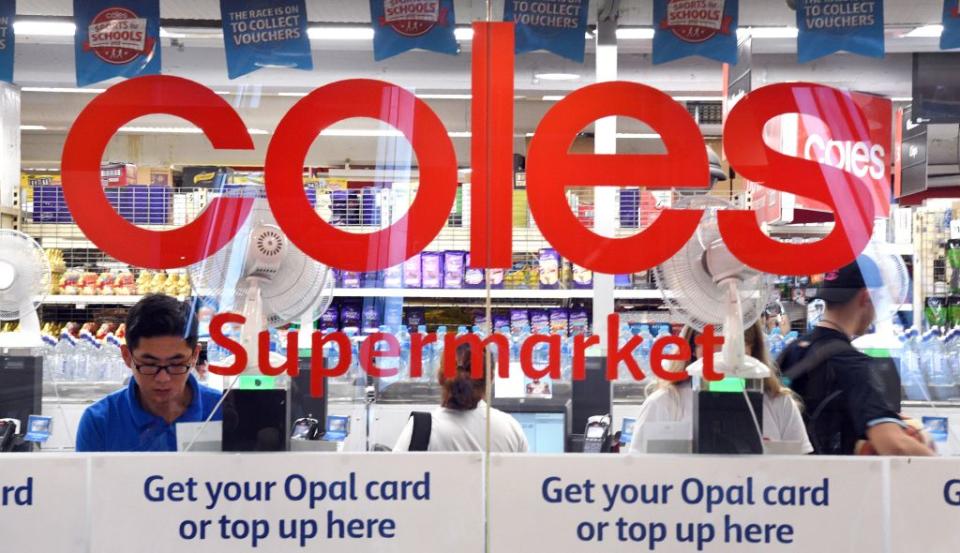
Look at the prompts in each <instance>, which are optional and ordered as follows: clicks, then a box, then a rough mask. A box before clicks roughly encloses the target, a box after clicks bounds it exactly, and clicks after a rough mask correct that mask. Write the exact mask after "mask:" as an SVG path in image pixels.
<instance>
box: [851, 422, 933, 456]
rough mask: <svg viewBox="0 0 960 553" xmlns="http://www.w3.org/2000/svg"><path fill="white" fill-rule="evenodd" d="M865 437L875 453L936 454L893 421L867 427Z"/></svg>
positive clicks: (899, 454) (901, 454) (902, 454)
mask: <svg viewBox="0 0 960 553" xmlns="http://www.w3.org/2000/svg"><path fill="white" fill-rule="evenodd" d="M867 439H868V440H870V445H872V446H873V449H875V450H876V452H877V455H898V456H909V457H931V456H933V455H936V453H934V452H933V451H932V450H931V449H930V448H929V447H927V446H925V445H924V444H922V443H920V442H918V441H917V440H916V438H913V437H911V436H910V435H909V434H907V433H906V432H904V430H903V427H902V426H900V425H899V424H896V423H893V422H885V423H880V424H878V425H875V426H871V427H870V428H868V429H867Z"/></svg>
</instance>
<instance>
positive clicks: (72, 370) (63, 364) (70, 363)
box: [56, 330, 77, 381]
mask: <svg viewBox="0 0 960 553" xmlns="http://www.w3.org/2000/svg"><path fill="white" fill-rule="evenodd" d="M56 349H57V351H58V352H59V355H60V367H59V369H58V370H57V374H59V375H60V379H61V380H65V381H71V380H76V379H77V358H76V341H75V340H74V339H73V336H70V333H69V332H67V331H66V330H64V331H63V332H61V333H60V341H59V342H57V348H56Z"/></svg>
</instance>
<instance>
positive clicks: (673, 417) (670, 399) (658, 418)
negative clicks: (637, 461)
mask: <svg viewBox="0 0 960 553" xmlns="http://www.w3.org/2000/svg"><path fill="white" fill-rule="evenodd" d="M679 401H680V391H679V390H677V389H676V388H673V389H660V390H657V391H655V392H653V393H652V394H650V395H649V396H647V399H645V400H643V403H642V404H640V412H639V413H637V420H636V421H634V423H633V437H632V438H630V453H646V452H645V451H643V449H642V447H643V445H642V443H641V442H642V441H643V429H644V425H646V424H647V423H651V422H674V421H678V420H681V419H682V418H683V413H682V411H683V409H682V407H680V406H679V405H678V404H679Z"/></svg>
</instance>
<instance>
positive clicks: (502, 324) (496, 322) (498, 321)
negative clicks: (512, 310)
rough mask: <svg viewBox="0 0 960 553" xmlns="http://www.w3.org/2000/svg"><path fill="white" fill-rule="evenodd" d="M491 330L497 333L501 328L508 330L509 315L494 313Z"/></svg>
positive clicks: (500, 312) (501, 312)
mask: <svg viewBox="0 0 960 553" xmlns="http://www.w3.org/2000/svg"><path fill="white" fill-rule="evenodd" d="M493 328H494V330H497V331H499V330H500V329H502V328H510V314H509V313H506V312H504V311H494V312H493Z"/></svg>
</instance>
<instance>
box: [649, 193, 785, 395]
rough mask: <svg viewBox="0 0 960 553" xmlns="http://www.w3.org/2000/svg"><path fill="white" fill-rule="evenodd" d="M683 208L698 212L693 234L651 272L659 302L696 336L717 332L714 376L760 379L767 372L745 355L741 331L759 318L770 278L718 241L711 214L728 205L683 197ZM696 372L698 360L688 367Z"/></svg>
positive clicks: (700, 363) (711, 198)
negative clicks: (699, 216)
mask: <svg viewBox="0 0 960 553" xmlns="http://www.w3.org/2000/svg"><path fill="white" fill-rule="evenodd" d="M685 200H686V201H685V202H684V203H685V204H686V205H684V206H683V207H688V208H690V209H703V210H704V215H703V219H702V220H701V222H700V226H699V227H698V228H697V232H695V233H694V235H693V236H692V237H691V238H690V240H688V241H687V243H686V244H685V245H684V246H683V248H681V249H680V251H679V252H678V253H677V254H676V255H674V256H673V257H671V258H670V259H668V260H667V261H666V262H664V263H663V264H661V265H659V266H657V267H655V268H654V277H655V279H656V282H657V286H658V288H660V291H661V293H662V294H663V299H664V302H665V303H666V304H667V307H668V308H669V309H670V312H671V313H672V315H673V316H674V317H676V318H677V319H679V320H681V321H683V322H684V323H686V324H687V325H688V326H690V327H692V328H694V329H695V330H697V331H700V332H702V331H703V329H704V327H706V326H707V325H714V326H715V327H718V330H719V329H720V328H722V332H723V338H724V343H723V349H722V353H721V355H720V357H719V358H717V359H715V361H714V365H715V369H716V370H717V371H718V372H722V373H724V374H725V375H727V376H736V377H741V378H763V377H766V376H768V375H769V374H770V368H769V367H767V366H766V365H764V364H763V363H762V362H760V361H759V360H757V359H756V358H754V357H750V356H748V355H746V353H745V350H744V343H743V329H744V327H745V326H749V325H751V324H753V323H755V322H756V321H757V319H759V318H760V314H761V313H762V312H763V310H764V308H765V307H766V306H767V304H768V303H769V300H770V297H771V293H772V290H773V280H772V278H771V277H770V276H769V275H766V274H764V273H759V272H757V271H755V270H753V269H751V268H749V267H747V266H746V265H744V264H743V263H742V262H741V261H740V260H738V259H737V258H736V257H734V256H733V254H732V253H730V250H729V249H727V247H726V245H725V244H724V243H723V240H722V239H721V237H720V231H719V229H718V226H717V213H718V212H719V211H720V210H722V209H730V208H732V205H731V204H730V203H729V202H727V201H725V200H723V199H720V198H717V197H714V196H698V197H692V198H685ZM687 370H688V372H689V373H690V374H702V372H703V361H702V359H701V360H697V361H696V362H695V363H693V364H691V365H690V366H689V367H688V369H687Z"/></svg>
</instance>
